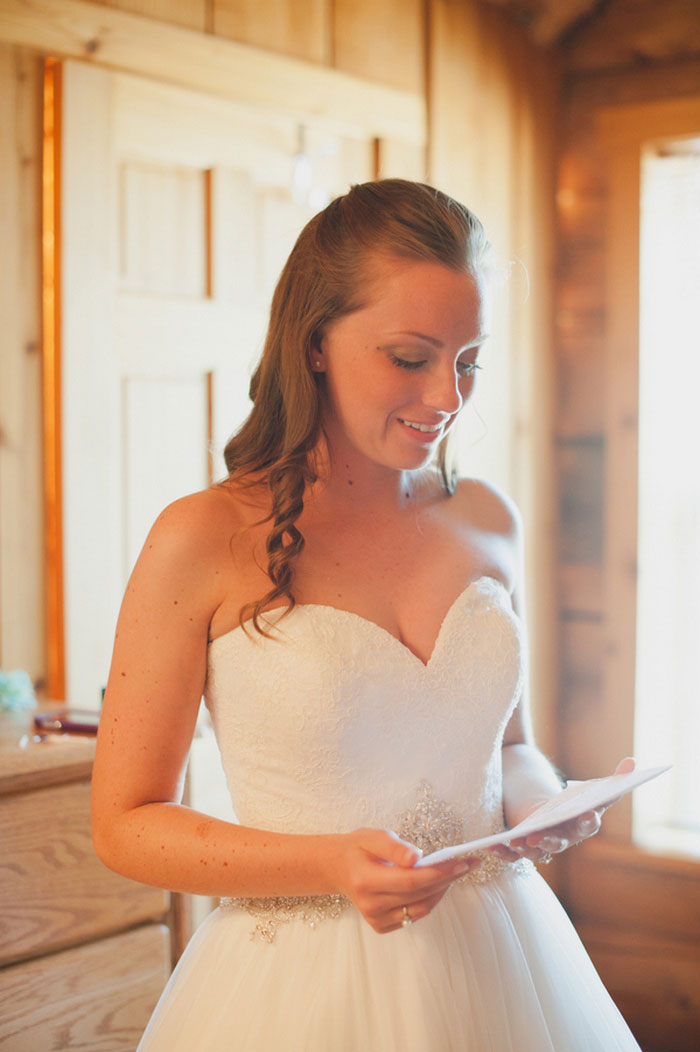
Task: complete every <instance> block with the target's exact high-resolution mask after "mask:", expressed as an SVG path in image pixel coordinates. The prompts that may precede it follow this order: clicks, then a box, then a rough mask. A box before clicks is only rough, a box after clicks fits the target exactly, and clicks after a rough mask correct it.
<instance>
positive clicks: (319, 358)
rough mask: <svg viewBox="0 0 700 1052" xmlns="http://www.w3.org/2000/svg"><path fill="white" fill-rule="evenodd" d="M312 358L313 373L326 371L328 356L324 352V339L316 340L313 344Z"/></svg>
mask: <svg viewBox="0 0 700 1052" xmlns="http://www.w3.org/2000/svg"><path fill="white" fill-rule="evenodd" d="M310 360H311V371H312V372H313V373H325V371H326V357H325V355H324V353H323V340H321V339H318V340H314V342H313V343H312V344H311V351H310Z"/></svg>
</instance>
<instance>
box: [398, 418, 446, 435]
mask: <svg viewBox="0 0 700 1052" xmlns="http://www.w3.org/2000/svg"><path fill="white" fill-rule="evenodd" d="M399 420H401V423H402V424H405V425H406V427H410V428H413V430H414V431H420V432H421V433H422V434H424V435H435V434H437V432H438V431H440V430H441V429H442V424H417V423H415V422H414V421H413V420H402V419H401V417H399Z"/></svg>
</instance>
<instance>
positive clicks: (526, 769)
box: [502, 742, 562, 827]
mask: <svg viewBox="0 0 700 1052" xmlns="http://www.w3.org/2000/svg"><path fill="white" fill-rule="evenodd" d="M502 758H503V813H504V816H505V820H506V824H507V825H508V826H509V827H512V826H514V825H517V824H518V822H522V820H523V819H524V818H527V816H528V815H529V814H531V813H532V812H533V811H534V810H535V809H536V808H538V807H539V806H540V805H541V804H543V803H545V802H546V801H547V800H550V799H551V798H552V797H553V796H556V794H557V793H560V792H561V789H562V785H561V782H560V780H559V777H558V776H557V773H556V771H555V770H554V767H553V766H552V764H551V763H550V762H549V760H548V759H547V757H546V756H545V755H544V754H543V753H541V752H540V751H539V749H537V748H536V747H535V746H534V745H527V744H525V743H523V742H516V743H513V744H512V745H504V747H503V750H502Z"/></svg>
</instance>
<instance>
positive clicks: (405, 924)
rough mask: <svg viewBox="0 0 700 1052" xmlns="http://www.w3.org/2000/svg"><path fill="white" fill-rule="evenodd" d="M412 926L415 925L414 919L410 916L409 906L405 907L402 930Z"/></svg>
mask: <svg viewBox="0 0 700 1052" xmlns="http://www.w3.org/2000/svg"><path fill="white" fill-rule="evenodd" d="M412 924H413V919H412V917H411V916H410V914H409V912H408V906H404V908H403V918H402V920H401V927H402V928H410V927H411V925H412Z"/></svg>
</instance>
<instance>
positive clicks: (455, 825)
mask: <svg viewBox="0 0 700 1052" xmlns="http://www.w3.org/2000/svg"><path fill="white" fill-rule="evenodd" d="M498 828H501V827H500V826H499V827H498ZM393 829H394V830H395V832H396V833H397V834H398V835H399V836H400V837H401V838H402V839H403V840H407V841H409V843H411V844H415V845H416V847H419V848H420V849H421V851H422V852H423V854H424V855H429V854H431V853H432V852H433V851H439V850H440V849H441V848H443V847H448V846H449V845H451V844H460V843H463V842H464V820H463V819H462V818H461V817H460V816H459V815H458V814H457V812H456V810H455V809H454V807H453V806H452V805H451V804H448V803H445V802H444V801H442V800H439V799H438V798H437V796H436V795H435V793H434V791H433V788H432V786H431V785H430V784H429V783H428V782H426V781H422V782H421V783H420V784H419V786H418V788H417V790H416V802H415V803H414V805H413V806H412V807H411V808H409V809H408V810H407V811H405V812H404V814H402V815H401V816H399V818H398V819H397V821H396V822H395V823H393ZM496 831H497V830H496V829H494V830H492V832H496ZM474 856H476V857H478V858H480V859H481V865H480V866H479V868H478V869H474V870H472V871H471V872H470V873H465V874H464V875H463V876H461V877H458V878H457V879H456V880H455V881H453V883H454V884H486V883H487V882H488V881H490V880H493V878H494V877H497V876H499V875H500V874H501V873H505V872H510V873H532V872H533V871H534V866H533V864H532V862H529V861H528V860H527V859H524V858H523V859H518V861H517V862H506V861H505V860H504V859H502V858H499V857H498V856H497V855H494V854H493V853H492V852H490V851H475V852H474ZM219 905H220V906H224V907H228V908H235V909H242V910H245V911H246V912H247V913H249V914H250V916H251V917H252V918H253V919H254V920H255V922H256V923H255V927H254V928H253V930H252V931H251V933H250V937H251V939H256V938H262V939H264V940H265V941H266V942H272V941H273V940H274V938H275V935H276V933H277V929H278V928H279V926H280V925H281V924H288V923H289V922H290V921H294V920H296V921H301V922H302V923H304V924H307V925H308V926H309V927H310V928H315V927H316V925H317V924H320V923H321V921H325V920H330V919H333V918H336V917H339V916H340V915H341V913H344V912H345V910H346V909H348V908H349V907H350V906H351V905H352V903H351V902H350V899H348V898H346V897H345V896H344V895H307V896H299V897H286V896H283V897H280V898H223V899H219Z"/></svg>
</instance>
